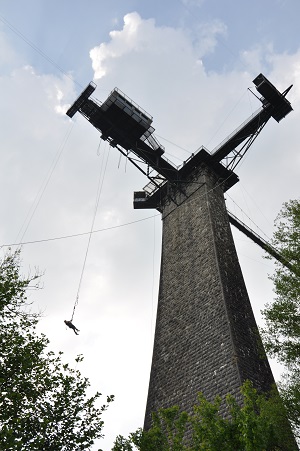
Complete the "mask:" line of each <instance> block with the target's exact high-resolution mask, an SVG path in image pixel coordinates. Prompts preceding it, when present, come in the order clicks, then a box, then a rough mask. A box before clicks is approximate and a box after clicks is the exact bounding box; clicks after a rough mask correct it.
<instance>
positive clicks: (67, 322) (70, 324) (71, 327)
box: [64, 320, 79, 335]
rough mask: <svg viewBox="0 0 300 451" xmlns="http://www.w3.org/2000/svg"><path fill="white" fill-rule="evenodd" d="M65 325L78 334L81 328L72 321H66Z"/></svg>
mask: <svg viewBox="0 0 300 451" xmlns="http://www.w3.org/2000/svg"><path fill="white" fill-rule="evenodd" d="M64 323H65V325H66V326H68V327H69V328H70V329H73V330H74V334H76V335H78V332H79V329H77V327H75V326H74V324H72V322H71V321H67V320H65V321H64Z"/></svg>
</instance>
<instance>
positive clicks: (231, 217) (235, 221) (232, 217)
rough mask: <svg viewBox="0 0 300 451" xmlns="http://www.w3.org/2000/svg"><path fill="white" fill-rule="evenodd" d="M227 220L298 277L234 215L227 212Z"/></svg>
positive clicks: (291, 267) (268, 245)
mask: <svg viewBox="0 0 300 451" xmlns="http://www.w3.org/2000/svg"><path fill="white" fill-rule="evenodd" d="M227 213H228V218H229V222H230V224H232V225H234V226H235V227H236V228H237V229H238V230H239V231H240V232H242V233H244V234H245V235H246V236H247V237H248V238H250V239H251V240H252V241H254V243H256V244H258V246H260V247H261V248H262V249H263V250H264V251H266V252H268V254H270V255H271V256H272V257H274V258H275V259H276V260H277V261H279V262H280V263H282V264H283V265H284V266H285V267H286V268H288V269H289V270H290V271H292V272H293V273H294V274H296V275H297V276H299V277H300V273H299V271H297V269H296V268H295V267H294V265H292V264H291V263H290V262H289V261H288V260H287V259H286V258H285V257H283V255H281V254H280V253H279V252H278V251H277V250H276V249H275V248H274V247H273V246H272V245H271V244H269V243H268V242H267V241H266V240H265V239H264V238H262V237H261V236H259V235H258V234H257V233H256V232H254V230H252V229H250V227H248V226H247V225H246V224H244V223H243V222H242V221H241V220H240V219H238V218H237V217H236V216H235V215H233V214H232V213H230V212H229V211H228V210H227Z"/></svg>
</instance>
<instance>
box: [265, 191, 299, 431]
mask: <svg viewBox="0 0 300 451" xmlns="http://www.w3.org/2000/svg"><path fill="white" fill-rule="evenodd" d="M275 228H276V229H275V232H274V236H273V240H272V245H273V246H274V247H275V248H276V249H277V250H278V251H279V252H280V253H281V254H282V255H283V257H284V258H285V259H286V260H288V261H289V262H290V263H291V265H292V266H293V269H294V272H292V271H290V270H289V269H287V268H286V267H284V266H282V265H281V264H280V263H278V262H275V265H276V267H275V272H274V274H273V275H272V276H270V278H271V280H272V281H273V282H274V292H275V294H276V298H275V301H274V302H273V303H272V304H268V305H267V306H266V307H265V309H264V310H263V311H262V313H263V316H264V318H265V321H266V326H265V329H264V330H263V339H264V342H265V347H266V350H267V352H268V353H269V354H270V355H271V356H272V357H275V358H276V359H277V360H278V361H279V362H281V363H282V364H283V365H285V367H286V370H287V371H286V374H285V376H284V378H283V380H282V383H281V384H280V391H281V394H282V397H283V400H284V403H285V405H286V408H287V413H288V417H289V419H290V421H291V423H292V425H293V427H294V431H295V434H296V435H297V436H298V438H300V200H290V201H289V202H286V203H284V204H283V207H282V209H281V211H280V213H279V215H278V217H277V218H276V220H275Z"/></svg>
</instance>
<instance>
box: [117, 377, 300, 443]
mask: <svg viewBox="0 0 300 451" xmlns="http://www.w3.org/2000/svg"><path fill="white" fill-rule="evenodd" d="M241 394H242V399H243V402H242V406H240V404H239V403H238V402H237V401H236V399H235V398H234V397H233V396H232V395H227V397H226V405H227V416H226V418H224V411H223V414H222V413H221V410H222V408H221V406H222V399H221V398H220V397H216V399H215V400H214V401H213V402H209V401H207V400H206V399H205V397H204V396H203V395H202V394H201V393H200V394H199V395H198V402H197V404H196V405H195V406H194V409H193V413H192V414H191V415H188V414H187V413H186V412H181V411H180V409H179V408H178V407H171V408H168V409H160V410H159V411H158V412H157V413H154V414H153V415H152V426H151V428H150V429H149V430H147V431H143V430H142V429H139V430H138V431H136V432H134V433H132V434H130V436H129V438H128V439H126V438H124V437H122V436H118V437H117V439H116V441H115V444H114V447H113V450H112V451H133V450H134V449H138V450H139V451H157V450H159V451H201V450H203V451H220V450H222V451H233V450H234V451H258V450H259V451H264V450H265V451H267V450H268V451H276V450H278V451H279V450H285V451H289V450H293V451H294V450H295V449H297V448H296V445H295V442H294V440H293V437H292V436H291V433H290V430H289V426H288V424H287V420H286V414H285V409H284V406H283V405H282V402H281V400H280V398H279V396H278V394H277V392H276V391H274V393H273V394H272V396H270V397H269V398H267V397H266V396H264V395H259V394H258V393H257V391H256V390H255V389H254V388H253V386H252V384H251V383H250V382H249V381H246V382H245V383H244V385H243V386H242V388H241Z"/></svg>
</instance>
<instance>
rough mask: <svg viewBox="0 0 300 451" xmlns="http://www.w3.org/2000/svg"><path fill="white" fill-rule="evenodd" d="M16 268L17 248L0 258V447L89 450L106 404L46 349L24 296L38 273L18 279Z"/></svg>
mask: <svg viewBox="0 0 300 451" xmlns="http://www.w3.org/2000/svg"><path fill="white" fill-rule="evenodd" d="M20 268H21V262H20V255H19V252H15V253H9V254H8V255H6V256H5V257H4V259H3V260H2V261H0V449H3V450H4V449H5V450H7V451H10V450H11V451H18V450H22V451H26V450H38V451H42V450H45V451H46V450H47V451H57V450H62V451H69V450H86V449H90V447H91V445H92V444H93V443H94V440H95V439H97V438H100V437H102V428H103V421H102V413H103V411H104V410H106V408H107V404H104V405H102V406H101V405H100V406H99V407H98V399H99V397H100V395H101V393H99V392H97V393H95V395H93V396H91V397H87V389H88V388H89V385H90V383H89V380H88V379H87V378H85V377H82V376H81V374H80V372H79V371H78V370H74V369H72V368H71V367H70V366H69V365H68V364H64V363H63V362H62V359H61V357H62V353H59V354H58V355H55V354H54V353H53V352H51V351H48V350H47V347H48V344H49V341H48V339H47V338H46V337H45V335H38V334H37V332H36V325H37V322H38V315H35V314H32V313H30V310H29V308H28V307H29V303H28V299H27V293H28V290H30V289H34V288H38V284H39V276H37V275H34V276H28V277H22V276H21V275H20V270H21V269H20ZM81 360H82V357H81V356H79V357H78V358H77V359H76V362H77V363H79V362H80V361H81ZM112 399H113V397H108V399H107V401H108V402H110V401H112Z"/></svg>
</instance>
